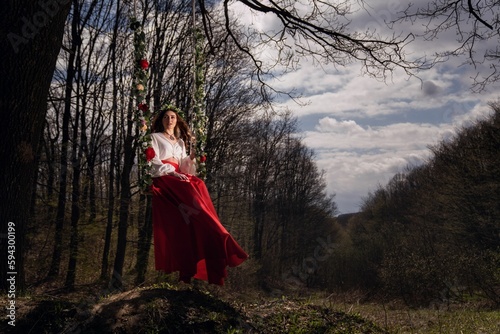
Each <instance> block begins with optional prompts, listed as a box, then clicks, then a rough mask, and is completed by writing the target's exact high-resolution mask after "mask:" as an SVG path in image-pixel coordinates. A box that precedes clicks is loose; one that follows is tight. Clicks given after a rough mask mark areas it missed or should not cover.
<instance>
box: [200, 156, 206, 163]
mask: <svg viewBox="0 0 500 334" xmlns="http://www.w3.org/2000/svg"><path fill="white" fill-rule="evenodd" d="M205 161H207V156H206V155H202V156H201V157H200V162H201V163H204V162H205Z"/></svg>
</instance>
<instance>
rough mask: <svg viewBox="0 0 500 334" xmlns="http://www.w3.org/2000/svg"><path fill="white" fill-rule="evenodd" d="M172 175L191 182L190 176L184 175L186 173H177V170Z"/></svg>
mask: <svg viewBox="0 0 500 334" xmlns="http://www.w3.org/2000/svg"><path fill="white" fill-rule="evenodd" d="M172 176H175V177H176V178H178V179H181V180H182V181H188V182H189V177H188V176H187V175H184V174H181V173H177V172H173V173H172Z"/></svg>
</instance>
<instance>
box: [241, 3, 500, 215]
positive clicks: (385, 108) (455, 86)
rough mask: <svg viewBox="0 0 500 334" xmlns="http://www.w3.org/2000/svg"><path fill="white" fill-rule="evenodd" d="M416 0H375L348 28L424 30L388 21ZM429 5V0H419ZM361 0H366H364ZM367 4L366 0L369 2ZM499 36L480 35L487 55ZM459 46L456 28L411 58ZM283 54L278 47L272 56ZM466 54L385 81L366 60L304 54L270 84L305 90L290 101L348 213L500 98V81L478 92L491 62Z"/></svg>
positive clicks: (480, 48)
mask: <svg viewBox="0 0 500 334" xmlns="http://www.w3.org/2000/svg"><path fill="white" fill-rule="evenodd" d="M409 2H410V0H403V1H401V0H372V1H370V2H369V6H368V5H367V7H366V8H364V9H363V8H360V7H357V8H355V7H354V4H356V2H352V3H353V7H352V9H353V14H352V15H351V16H350V19H351V21H352V24H351V25H350V26H349V32H355V31H357V32H363V31H367V30H370V31H374V30H375V31H376V32H377V33H379V34H381V35H382V36H387V37H390V36H392V35H393V33H395V34H396V35H397V34H398V33H399V32H401V33H402V36H405V35H406V34H407V33H422V32H423V31H424V26H423V25H422V24H421V23H420V24H414V25H411V24H409V23H408V22H405V23H403V24H401V25H398V26H397V30H396V31H393V30H390V29H388V27H387V26H386V24H385V22H388V21H390V20H394V19H396V17H397V15H398V12H400V11H401V10H403V9H404V8H405V7H406V5H407V4H408V3H409ZM412 2H413V3H414V4H415V5H420V6H423V5H425V6H426V5H427V4H428V1H427V0H416V1H412ZM357 4H359V2H358V3H357ZM365 4H366V3H365ZM232 8H237V9H238V11H239V12H238V13H239V14H238V16H239V17H240V18H242V19H243V20H245V22H246V24H252V25H253V27H255V28H257V29H259V30H260V31H266V30H268V29H274V28H276V27H277V24H279V23H278V20H277V19H276V18H275V17H274V16H273V15H272V14H267V15H265V14H259V15H257V16H253V17H252V16H251V15H248V13H249V11H248V8H245V6H244V5H242V4H241V3H240V2H235V3H234V4H233V5H232ZM497 44H498V40H486V41H478V44H476V45H475V47H476V51H477V54H478V55H480V54H482V52H484V50H486V49H488V48H492V49H494V48H495V47H496V45H497ZM456 47H457V34H456V32H455V30H453V29H452V30H450V31H448V32H446V33H444V34H441V35H440V36H439V39H436V40H433V41H425V40H422V39H418V40H415V41H413V42H412V43H410V44H409V45H407V46H406V50H407V55H408V56H409V57H410V58H411V59H416V58H419V57H422V56H428V57H431V56H432V55H433V54H434V53H435V52H442V51H444V50H452V49H454V48H456ZM272 55H276V53H275V51H273V52H269V53H268V56H272ZM466 60H467V58H466V57H461V58H450V59H449V60H448V61H447V62H445V63H441V64H438V65H437V66H435V67H433V68H432V69H430V70H426V71H421V72H419V73H418V76H419V78H416V77H408V76H407V75H406V74H405V73H404V72H403V71H401V70H396V71H395V72H394V73H393V76H392V77H391V78H388V80H387V81H386V82H380V81H377V80H375V79H370V78H367V77H364V76H362V75H361V73H362V72H361V70H362V69H361V64H359V63H353V64H350V65H347V66H338V65H337V66H334V65H333V64H330V65H325V64H321V66H318V63H314V62H313V61H312V60H310V59H309V60H308V59H305V58H303V59H299V64H298V66H297V70H295V71H291V72H288V73H285V74H284V75H281V76H280V77H279V78H276V80H273V81H270V82H269V84H270V85H272V86H273V87H274V88H276V89H278V90H282V91H291V90H294V91H296V92H299V93H301V94H302V96H303V97H302V102H305V103H306V105H304V106H299V105H297V104H296V103H295V102H294V101H291V100H283V101H281V106H282V107H286V108H288V109H290V110H292V112H293V113H294V115H296V116H297V117H298V118H299V124H304V125H303V126H302V128H301V129H300V130H301V136H302V137H303V138H304V143H305V144H306V145H307V146H309V147H311V148H312V149H314V150H315V152H316V161H317V164H318V167H319V168H321V169H324V170H325V178H326V181H327V184H328V189H329V191H331V192H335V193H336V194H337V196H336V202H337V204H338V206H339V209H340V211H341V212H343V213H346V212H352V211H355V210H357V209H358V206H359V204H360V203H361V200H362V198H363V197H365V196H366V195H367V194H368V192H369V191H373V190H374V189H375V188H376V187H377V186H378V185H379V184H381V185H385V184H386V183H387V182H388V181H389V180H390V179H391V178H392V177H393V176H394V174H395V173H397V172H399V171H402V170H403V169H404V168H405V167H406V166H407V165H418V164H420V163H422V162H424V161H425V159H426V158H427V157H429V155H430V151H429V150H428V146H429V145H433V144H437V143H438V142H439V141H441V140H448V139H450V138H452V137H453V136H454V135H455V133H456V129H457V128H459V127H460V126H464V125H468V124H471V122H473V121H474V120H475V119H477V118H478V117H482V116H484V115H486V114H488V113H489V107H488V106H487V103H488V102H492V101H496V100H497V99H498V94H497V91H499V90H498V84H497V85H492V86H490V87H488V90H486V91H483V92H481V94H474V93H472V92H471V90H470V88H471V84H472V83H473V78H474V77H475V76H476V74H477V72H478V71H482V73H483V74H486V73H488V72H487V71H488V64H486V63H485V64H481V63H476V64H475V65H476V67H473V66H470V65H463V64H464V63H465V62H466Z"/></svg>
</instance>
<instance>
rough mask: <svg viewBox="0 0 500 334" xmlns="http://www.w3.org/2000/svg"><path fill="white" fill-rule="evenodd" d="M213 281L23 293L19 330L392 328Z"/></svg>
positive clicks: (336, 330)
mask: <svg viewBox="0 0 500 334" xmlns="http://www.w3.org/2000/svg"><path fill="white" fill-rule="evenodd" d="M221 291H222V290H220V289H218V288H211V287H207V286H201V287H200V286H169V285H163V286H149V287H142V288H135V289H132V290H129V291H123V292H119V293H113V294H109V295H102V296H100V297H97V298H94V297H95V296H92V293H91V294H89V293H69V294H63V293H60V292H59V293H57V295H50V294H46V295H41V296H40V295H39V296H37V297H21V298H19V299H18V310H17V314H16V318H17V319H16V326H15V330H14V331H12V330H13V329H14V328H12V326H9V325H8V324H7V321H3V322H2V325H1V327H0V332H8V331H12V332H15V333H37V334H39V333H186V334H187V333H196V334H202V333H211V334H212V333H264V334H265V333H308V334H309V333H386V331H384V330H383V329H382V328H380V327H379V326H377V325H376V324H374V323H373V322H371V321H368V320H366V319H363V318H361V317H359V316H356V315H349V314H346V313H343V312H340V311H335V310H332V309H331V308H328V307H325V306H319V305H313V304H311V303H309V302H307V300H304V299H291V298H286V297H280V298H269V297H266V298H263V297H258V296H251V297H250V296H247V297H241V296H237V297H235V296H234V295H231V294H228V293H226V292H221Z"/></svg>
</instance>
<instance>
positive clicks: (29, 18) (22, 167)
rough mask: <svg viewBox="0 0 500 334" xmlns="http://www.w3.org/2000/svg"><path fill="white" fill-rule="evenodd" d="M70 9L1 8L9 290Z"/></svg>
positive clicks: (20, 279) (3, 273)
mask: <svg viewBox="0 0 500 334" xmlns="http://www.w3.org/2000/svg"><path fill="white" fill-rule="evenodd" d="M70 7H71V2H70V1H68V0H57V1H56V0H55V1H54V2H38V1H30V0H4V1H3V2H2V9H1V10H0V32H1V33H0V34H1V36H0V49H1V50H2V61H1V62H0V76H1V77H2V78H3V79H2V81H1V82H2V83H1V87H0V108H1V113H2V121H3V125H4V131H1V132H0V142H1V143H2V149H1V151H0V161H1V162H2V163H1V164H0V175H1V177H0V189H2V191H1V192H0V203H2V205H1V208H0V236H1V238H0V254H7V250H9V249H8V247H7V246H15V252H14V254H13V255H14V256H15V259H13V261H15V262H14V263H11V264H12V267H11V266H10V265H11V264H9V266H7V265H8V263H7V261H6V260H5V259H4V260H3V261H0V282H1V283H0V287H1V288H2V289H3V290H10V289H11V288H12V284H10V282H12V281H10V282H9V281H7V278H12V276H16V279H15V288H16V290H17V291H22V290H23V289H24V251H25V243H24V236H25V233H26V225H27V223H28V221H29V219H30V217H29V205H30V202H31V196H32V193H33V191H32V190H33V187H34V186H35V184H34V175H35V168H36V166H35V164H34V159H35V157H34V155H35V150H36V148H37V147H38V143H39V142H40V138H41V136H42V131H43V126H42V124H43V122H44V118H45V115H46V111H47V97H48V90H49V85H50V82H51V79H52V75H53V73H54V68H55V65H56V60H57V56H58V54H59V50H60V48H61V45H62V36H63V31H64V24H65V20H66V17H67V16H68V12H69V9H70ZM9 222H12V224H8V223H9ZM9 225H10V227H11V230H10V231H8V227H9ZM10 250H13V248H11V249H10ZM9 255H10V254H9Z"/></svg>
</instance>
